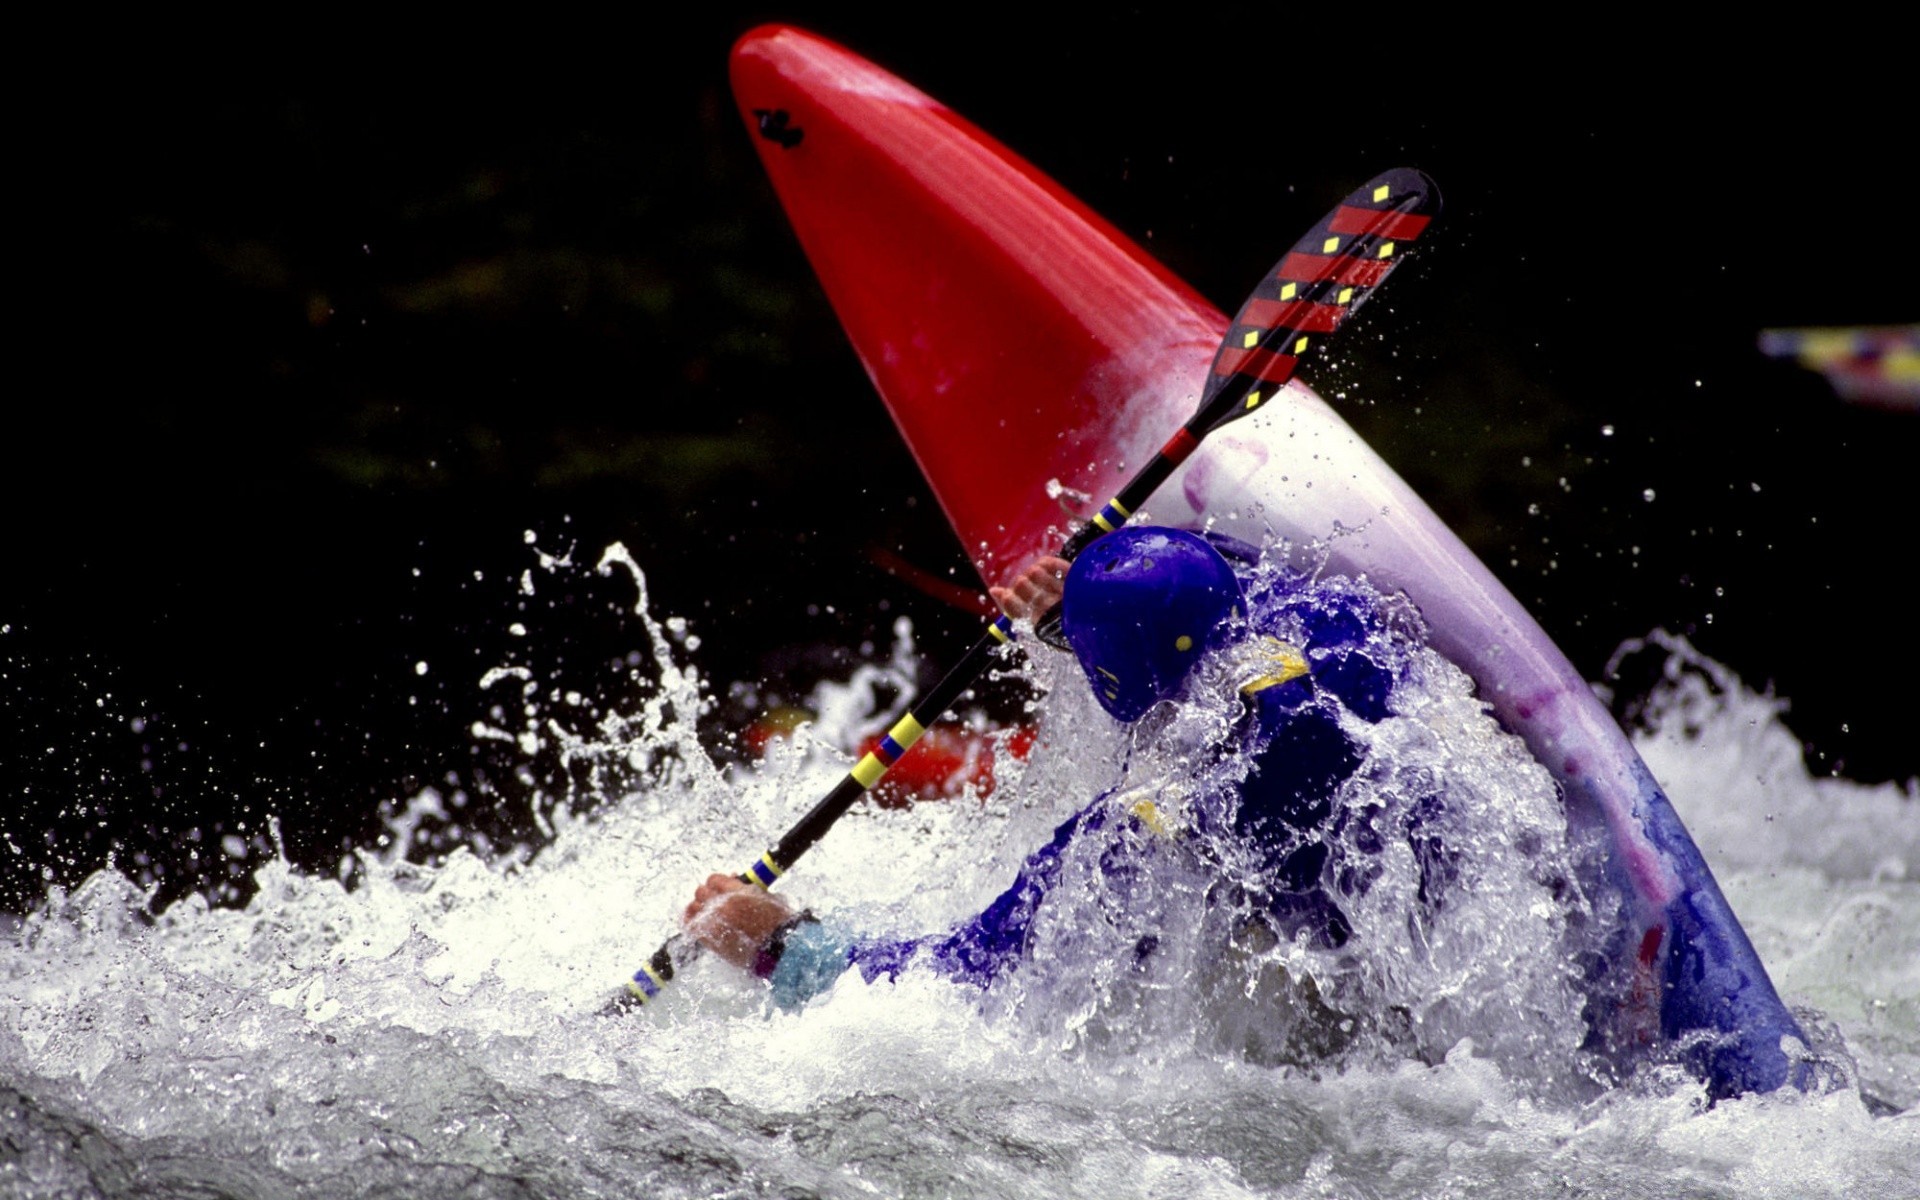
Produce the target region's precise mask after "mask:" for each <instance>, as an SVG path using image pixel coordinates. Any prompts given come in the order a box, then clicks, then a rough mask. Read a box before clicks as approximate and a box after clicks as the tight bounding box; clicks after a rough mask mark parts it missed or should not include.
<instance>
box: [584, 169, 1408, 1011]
mask: <svg viewBox="0 0 1920 1200" xmlns="http://www.w3.org/2000/svg"><path fill="white" fill-rule="evenodd" d="M1439 209H1440V192H1439V190H1438V189H1437V188H1436V187H1435V186H1434V184H1433V181H1432V180H1431V179H1428V178H1427V177H1426V176H1425V175H1424V174H1422V173H1421V172H1419V171H1415V170H1412V169H1408V168H1401V169H1397V170H1393V171H1388V172H1387V173H1386V174H1384V175H1380V176H1378V177H1377V178H1375V179H1373V180H1371V181H1369V182H1368V183H1367V184H1366V185H1365V186H1363V187H1361V188H1359V189H1358V190H1356V191H1355V192H1353V193H1352V194H1351V195H1349V196H1348V197H1347V198H1346V199H1345V200H1343V201H1341V202H1340V204H1339V205H1338V206H1337V207H1335V208H1334V210H1333V211H1332V212H1330V213H1328V214H1327V215H1326V216H1325V217H1323V218H1321V220H1320V223H1319V224H1317V225H1315V226H1314V227H1313V228H1312V230H1310V231H1309V232H1308V233H1307V235H1306V236H1305V237H1303V238H1301V239H1300V240H1299V241H1298V242H1296V243H1294V246H1293V249H1291V250H1289V251H1287V253H1286V256H1285V257H1283V258H1282V259H1281V260H1280V261H1279V262H1278V263H1276V264H1275V265H1274V268H1273V270H1271V271H1269V272H1268V273H1267V275H1266V277H1265V278H1264V279H1262V280H1261V281H1260V285H1259V286H1258V287H1256V288H1255V289H1254V290H1253V294H1252V295H1250V296H1248V297H1247V300H1246V302H1245V303H1244V304H1242V305H1241V306H1240V311H1239V312H1238V313H1237V314H1235V316H1234V318H1233V323H1232V324H1231V325H1229V326H1228V327H1227V334H1226V338H1225V340H1223V341H1222V342H1221V344H1220V349H1219V350H1218V351H1217V352H1216V353H1215V354H1214V357H1213V365H1212V368H1211V369H1210V370H1209V372H1208V375H1207V383H1206V387H1205V389H1204V390H1203V392H1202V394H1201V397H1200V407H1199V408H1198V410H1197V411H1195V413H1194V414H1193V417H1192V419H1190V420H1189V421H1188V422H1187V423H1186V424H1185V425H1184V426H1182V427H1181V429H1180V431H1179V432H1178V433H1175V434H1174V435H1173V437H1172V438H1170V439H1169V440H1168V441H1167V444H1166V445H1164V446H1162V447H1161V448H1160V450H1159V452H1158V453H1156V454H1155V455H1154V457H1153V460H1152V461H1151V462H1149V463H1147V465H1146V466H1145V467H1143V468H1141V470H1140V471H1139V472H1138V473H1137V474H1136V475H1134V477H1133V478H1132V479H1131V480H1130V481H1128V483H1127V485H1126V486H1125V487H1123V488H1121V489H1120V492H1119V494H1118V495H1116V496H1115V497H1114V498H1113V499H1111V500H1109V501H1107V503H1106V505H1105V507H1103V508H1102V509H1101V510H1100V511H1099V512H1098V513H1097V514H1095V516H1094V518H1093V519H1092V520H1091V521H1089V522H1087V523H1086V524H1085V525H1083V526H1081V527H1080V529H1079V530H1078V531H1077V532H1075V533H1074V534H1073V536H1072V537H1070V538H1068V539H1067V541H1066V544H1065V545H1063V546H1062V547H1061V548H1060V553H1059V557H1061V558H1063V559H1066V560H1067V561H1069V562H1071V561H1072V560H1073V559H1074V558H1075V557H1076V556H1078V555H1079V554H1080V552H1081V551H1082V550H1085V549H1086V548H1087V547H1088V546H1090V545H1092V544H1093V543H1094V542H1095V541H1096V540H1098V539H1099V538H1101V537H1102V536H1104V535H1106V534H1108V533H1111V532H1113V531H1114V530H1115V529H1117V528H1119V527H1120V526H1121V525H1124V524H1126V522H1127V519H1128V518H1129V517H1131V516H1132V515H1133V513H1134V512H1135V511H1136V510H1138V509H1139V508H1140V506H1141V505H1143V504H1145V503H1146V501H1147V499H1148V498H1149V497H1150V496H1152V495H1153V493H1154V492H1155V491H1156V490H1158V488H1159V487H1160V485H1161V484H1163V483H1165V482H1166V481H1167V478H1168V477H1169V476H1171V475H1172V474H1173V472H1174V470H1175V469H1176V468H1177V467H1179V465H1180V464H1181V463H1182V462H1185V461H1186V459H1187V458H1188V456H1190V455H1191V454H1192V453H1193V452H1194V451H1195V450H1196V449H1198V448H1199V446H1200V443H1201V441H1202V440H1203V439H1204V438H1205V437H1206V436H1207V435H1208V434H1210V433H1212V432H1213V431H1214V430H1216V429H1218V428H1220V426H1222V425H1225V424H1226V423H1227V422H1229V421H1232V420H1235V419H1236V418H1239V417H1243V416H1246V415H1247V414H1248V413H1250V412H1252V411H1253V410H1255V409H1256V408H1259V407H1260V406H1261V405H1262V404H1265V403H1266V402H1267V401H1268V400H1271V399H1272V398H1273V397H1274V396H1275V395H1277V394H1278V393H1279V392H1280V390H1281V388H1282V387H1284V386H1285V384H1286V382H1287V380H1289V379H1291V378H1292V377H1293V373H1294V371H1295V370H1296V369H1297V368H1298V367H1299V365H1300V360H1301V359H1302V358H1303V357H1304V356H1305V355H1307V354H1308V353H1309V352H1311V351H1312V350H1313V349H1315V348H1317V347H1318V345H1319V342H1320V340H1321V338H1323V337H1324V336H1326V335H1328V334H1331V333H1332V332H1333V331H1334V330H1335V329H1337V328H1339V327H1340V325H1341V324H1342V323H1343V322H1345V321H1346V319H1347V318H1348V317H1349V316H1351V315H1352V314H1353V312H1354V310H1355V309H1357V308H1359V307H1360V305H1361V304H1362V303H1364V302H1365V301H1366V299H1367V298H1368V297H1369V296H1371V295H1372V294H1373V290H1374V289H1375V288H1376V287H1378V286H1379V285H1380V282H1381V280H1383V279H1385V278H1386V276H1387V273H1388V272H1389V271H1391V270H1392V269H1393V268H1394V266H1395V265H1396V264H1398V263H1399V262H1400V260H1401V258H1402V257H1403V250H1404V247H1405V245H1406V244H1407V243H1409V242H1412V241H1414V240H1415V239H1416V238H1418V237H1419V236H1420V234H1421V233H1422V232H1423V231H1424V230H1425V229H1426V227H1427V224H1428V223H1429V222H1430V221H1431V220H1432V219H1433V217H1434V215H1435V214H1436V213H1438V212H1439ZM1058 621H1059V612H1058V609H1057V608H1056V609H1054V610H1053V611H1051V612H1049V613H1047V614H1046V615H1045V616H1044V617H1042V618H1041V622H1040V625H1041V628H1042V631H1043V633H1045V632H1046V631H1047V630H1049V629H1050V628H1052V629H1057V626H1058ZM1012 640H1013V622H1012V621H1011V620H1009V619H1008V618H1007V617H1005V616H1002V617H999V618H997V619H996V620H994V621H993V622H992V623H990V624H989V625H988V626H987V631H986V633H985V634H983V635H982V636H981V638H980V640H979V641H978V642H976V643H974V645H973V648H972V649H971V650H968V651H967V653H966V655H965V657H963V658H962V659H961V660H960V661H959V662H958V663H956V664H954V666H953V667H952V669H950V670H949V671H948V672H947V673H946V675H945V677H943V678H942V679H941V680H940V682H939V683H938V684H936V685H935V686H934V688H933V690H932V691H930V692H928V693H927V694H926V696H924V697H923V698H922V699H921V700H920V702H919V703H917V704H915V705H912V706H911V707H910V708H909V709H908V711H907V713H906V715H905V716H903V717H901V718H900V719H899V720H898V721H897V722H896V723H895V724H894V725H893V727H892V729H891V730H890V731H889V732H888V733H887V736H886V737H885V738H883V739H882V740H881V743H880V745H879V746H878V747H876V748H875V749H874V750H873V751H872V752H871V753H869V754H867V755H866V756H865V757H863V758H862V759H861V760H860V761H859V762H858V763H856V764H855V765H854V768H853V770H852V771H850V772H848V773H847V777H846V778H845V779H842V780H841V781H840V782H839V784H837V785H836V786H835V787H834V789H833V790H832V791H830V792H828V793H827V794H826V796H825V797H824V798H823V799H821V800H820V802H819V803H818V804H815V805H814V806H813V808H812V809H811V810H810V811H808V813H807V814H806V815H805V816H803V817H801V818H800V820H799V821H797V822H795V824H794V825H793V827H792V828H791V829H789V830H787V832H786V835H785V836H784V837H782V838H781V839H780V840H779V841H778V842H777V843H775V844H774V846H773V848H772V849H770V850H768V851H767V852H766V853H765V854H762V855H761V856H760V860H759V861H758V862H756V863H754V864H753V865H752V866H751V867H749V868H748V869H747V870H745V871H743V872H741V874H740V879H741V881H742V882H744V883H751V884H756V885H758V886H760V887H762V888H770V887H772V886H773V885H774V883H775V882H776V881H777V880H778V879H779V878H780V877H781V876H782V875H784V874H786V872H787V871H788V870H789V869H791V868H792V866H793V864H794V863H796V862H798V861H799V859H800V857H801V856H802V855H803V854H805V853H806V852H807V851H808V850H810V849H812V847H813V845H814V843H816V842H818V841H819V840H820V839H821V838H822V837H824V836H826V833H827V830H829V829H831V828H833V826H834V823H835V822H837V821H838V820H839V819H840V818H841V817H842V816H843V815H845V814H846V812H847V810H848V809H849V808H851V807H853V804H854V802H855V801H856V800H858V799H860V798H861V797H862V796H864V795H865V794H866V793H867V791H868V790H869V789H871V788H872V787H873V786H874V785H875V784H876V783H878V782H879V781H880V777H881V776H883V775H885V774H886V772H887V768H888V767H890V766H892V765H893V764H894V763H895V762H898V761H899V759H900V756H901V755H903V754H905V753H906V752H907V751H908V750H909V749H910V748H911V747H912V746H913V744H914V743H915V742H916V741H918V740H919V739H920V736H921V735H922V734H923V733H925V732H926V730H927V727H928V726H929V725H931V724H933V722H935V721H937V720H939V718H940V717H941V715H942V714H944V713H945V712H946V711H947V709H949V708H951V707H952V706H953V705H954V703H955V702H957V701H958V700H959V699H960V697H961V695H962V694H963V693H965V692H966V691H967V690H968V689H969V688H971V687H972V686H973V685H974V684H975V683H977V682H978V681H979V679H980V677H981V676H982V675H984V674H985V673H986V672H987V669H988V668H989V667H990V666H991V665H992V664H993V661H994V659H995V658H996V657H997V655H998V653H999V651H1000V648H1001V647H1002V646H1004V645H1007V644H1008V643H1010V642H1011V641H1012ZM681 940H682V939H681V937H680V936H678V935H676V936H675V937H673V938H670V939H668V941H667V943H666V944H665V945H663V946H661V947H660V949H659V950H657V951H655V952H654V954H653V957H652V958H650V959H648V960H647V963H646V965H645V966H643V967H641V968H640V969H639V970H638V971H636V972H634V975H633V979H632V980H631V981H630V982H629V983H628V984H627V990H626V992H625V993H623V994H622V995H620V996H619V997H617V1003H620V1004H623V1005H631V1004H635V1003H637V1004H645V1003H647V1002H648V1001H649V1000H651V999H653V998H654V997H655V996H657V995H659V993H660V989H661V988H662V987H664V986H665V985H666V984H667V982H668V981H670V980H671V979H672V978H673V974H674V949H675V947H676V945H677V944H678V943H679V942H680V941H681Z"/></svg>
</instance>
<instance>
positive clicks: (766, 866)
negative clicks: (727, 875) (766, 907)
mask: <svg viewBox="0 0 1920 1200" xmlns="http://www.w3.org/2000/svg"><path fill="white" fill-rule="evenodd" d="M786 873H787V869H786V868H785V867H783V866H781V865H780V864H779V863H778V862H775V861H774V857H773V851H771V850H769V851H767V852H766V853H765V854H762V855H761V856H760V861H759V862H757V863H755V864H753V866H752V867H750V868H748V869H747V873H746V874H745V875H743V876H741V878H743V879H745V880H746V881H747V882H748V883H751V884H753V885H754V886H756V887H758V888H759V889H760V890H761V891H763V892H764V891H766V890H767V889H768V888H770V887H772V886H773V884H774V881H775V880H777V879H779V878H780V877H781V876H782V875H785V874H786Z"/></svg>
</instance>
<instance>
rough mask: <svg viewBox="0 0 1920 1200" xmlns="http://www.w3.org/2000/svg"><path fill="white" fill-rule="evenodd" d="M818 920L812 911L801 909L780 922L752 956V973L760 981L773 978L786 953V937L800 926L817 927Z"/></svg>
mask: <svg viewBox="0 0 1920 1200" xmlns="http://www.w3.org/2000/svg"><path fill="white" fill-rule="evenodd" d="M819 923H820V918H819V917H816V916H814V915H813V910H812V909H810V908H809V909H802V910H801V912H800V915H798V916H796V917H794V918H792V919H791V920H788V921H785V922H782V923H781V925H780V926H779V927H778V928H777V929H775V930H774V931H773V934H772V936H770V937H768V938H767V944H766V945H764V946H762V947H761V948H760V953H759V954H758V955H756V956H754V960H753V973H754V974H755V975H757V976H758V977H760V978H761V979H771V978H773V973H774V971H775V970H776V969H777V968H778V967H779V966H780V958H781V956H782V955H784V954H785V953H786V952H787V935H788V934H790V933H792V932H793V931H794V930H795V929H798V928H799V927H800V926H802V925H818V924H819Z"/></svg>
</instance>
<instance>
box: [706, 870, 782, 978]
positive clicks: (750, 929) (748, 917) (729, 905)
mask: <svg viewBox="0 0 1920 1200" xmlns="http://www.w3.org/2000/svg"><path fill="white" fill-rule="evenodd" d="M793 915H794V914H793V907H792V906H791V905H789V904H788V903H787V902H786V901H785V900H783V899H781V898H780V897H778V896H776V895H774V894H773V893H772V892H769V891H764V890H762V889H761V888H758V887H755V886H754V885H752V884H750V883H742V882H740V880H739V878H738V877H737V876H733V875H709V876H707V881H706V882H705V883H703V884H701V885H700V886H699V887H698V888H696V889H694V893H693V903H692V904H689V905H687V911H686V912H685V913H684V914H683V915H682V916H681V918H680V923H681V925H682V926H684V927H685V929H686V931H687V933H688V934H689V935H691V936H692V937H694V938H695V939H697V940H698V941H699V942H700V943H701V944H702V945H704V946H705V947H706V948H707V949H709V950H711V951H713V952H714V953H715V954H718V955H719V956H720V957H721V958H724V959H726V960H727V961H728V962H730V963H732V964H733V965H734V966H736V967H739V968H740V969H741V970H743V971H751V970H753V968H754V964H755V962H756V961H757V960H758V958H759V956H760V951H762V950H763V949H765V948H766V945H767V942H768V941H769V940H770V939H771V938H772V937H773V933H774V931H775V930H776V929H779V928H780V927H781V926H782V925H784V924H786V923H787V922H788V921H791V920H792V919H793Z"/></svg>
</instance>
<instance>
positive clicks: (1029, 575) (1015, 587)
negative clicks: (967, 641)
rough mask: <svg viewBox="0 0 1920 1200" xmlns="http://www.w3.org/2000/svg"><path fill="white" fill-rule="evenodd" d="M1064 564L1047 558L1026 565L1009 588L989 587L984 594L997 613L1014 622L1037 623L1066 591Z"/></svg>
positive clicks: (1053, 558) (1062, 559)
mask: <svg viewBox="0 0 1920 1200" xmlns="http://www.w3.org/2000/svg"><path fill="white" fill-rule="evenodd" d="M1067 567H1068V563H1067V560H1066V559H1064V558H1056V557H1054V556H1053V555H1051V554H1049V555H1047V556H1046V557H1045V558H1036V559H1034V560H1033V561H1032V562H1030V563H1028V564H1027V566H1026V569H1025V570H1023V571H1021V572H1020V574H1019V575H1017V576H1015V577H1014V580H1013V583H1012V585H1011V586H1009V587H990V588H988V589H987V594H988V595H989V596H992V597H993V602H994V603H995V604H998V605H999V606H1000V611H1001V612H1003V613H1006V614H1007V615H1008V616H1009V617H1012V618H1013V619H1014V620H1016V621H1028V620H1033V621H1037V620H1039V619H1040V618H1041V617H1042V616H1043V615H1045V614H1046V612H1047V610H1048V609H1050V608H1052V607H1053V606H1054V605H1056V604H1058V603H1060V597H1061V595H1063V594H1064V593H1065V591H1066V580H1067Z"/></svg>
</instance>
